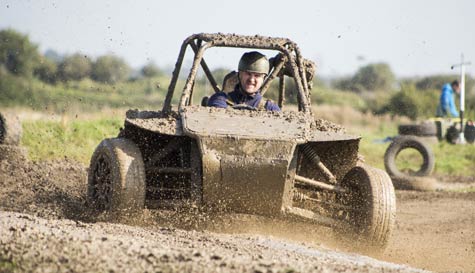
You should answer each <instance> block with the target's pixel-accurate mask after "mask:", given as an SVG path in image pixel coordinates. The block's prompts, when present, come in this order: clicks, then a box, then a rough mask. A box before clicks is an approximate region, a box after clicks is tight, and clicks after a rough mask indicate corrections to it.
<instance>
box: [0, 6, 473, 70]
mask: <svg viewBox="0 0 475 273" xmlns="http://www.w3.org/2000/svg"><path fill="white" fill-rule="evenodd" d="M474 27H475V1H473V0H452V1H450V0H432V1H422V0H392V1H390V0H358V1H352V0H345V1H343V0H341V1H339V0H333V1H321V0H313V1H299V0H294V1H281V0H274V1H257V0H237V1H216V0H213V1H211V0H200V1H181V0H172V1H156V0H150V1H145V0H132V1H128V0H115V1H113V0H105V1H100V0H83V1H77V0H62V1H61V0H56V1H47V0H30V1H27V0H0V29H6V28H13V29H15V30H17V31H19V32H21V33H23V34H27V35H28V37H29V38H30V40H31V41H33V42H34V43H36V44H37V45H38V46H39V49H40V51H41V52H43V53H44V52H45V51H46V50H48V49H53V50H55V51H57V52H59V53H61V54H73V53H76V52H81V53H83V54H85V55H88V56H91V57H93V58H94V57H97V56H100V55H104V54H109V53H113V54H116V55H118V56H120V57H122V58H124V59H125V60H126V61H127V62H128V63H129V64H130V65H131V66H132V67H134V68H140V67H142V66H143V65H144V64H146V63H147V62H149V61H154V62H155V63H156V64H157V65H158V66H160V67H172V66H173V65H174V64H175V61H176V58H177V55H178V51H179V48H180V46H181V43H182V42H183V40H184V39H185V38H186V37H188V36H189V35H191V34H193V33H200V32H208V33H214V32H222V33H236V34H245V35H254V34H259V35H264V36H275V37H286V38H290V39H291V40H293V41H294V42H296V43H297V44H298V45H299V47H300V49H301V52H302V54H303V55H304V57H306V58H307V59H311V60H313V61H315V62H316V63H317V74H320V75H322V76H329V77H334V76H349V75H352V74H354V73H355V72H356V71H357V69H358V68H359V67H361V66H364V65H366V64H369V63H376V62H386V63H388V64H389V65H390V67H391V69H392V70H393V72H394V73H395V74H396V75H397V76H398V77H410V76H426V75H432V74H457V73H459V71H458V70H451V69H450V67H451V65H453V64H456V63H459V62H460V59H461V54H464V56H465V60H466V61H473V63H474V64H473V65H470V66H467V68H466V72H467V74H469V75H471V76H472V77H473V76H475V30H474V29H472V28H474ZM214 54H215V55H212V54H211V55H210V57H209V59H207V61H208V62H212V63H216V64H218V63H219V66H223V67H229V68H235V66H237V62H238V58H239V55H240V54H241V53H239V54H237V53H234V52H233V53H229V54H228V55H226V54H224V56H223V55H219V54H217V53H214ZM210 66H211V67H213V65H210Z"/></svg>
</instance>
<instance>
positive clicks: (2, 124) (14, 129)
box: [0, 113, 22, 146]
mask: <svg viewBox="0 0 475 273" xmlns="http://www.w3.org/2000/svg"><path fill="white" fill-rule="evenodd" d="M21 134H22V128H21V122H20V120H19V119H18V117H17V116H15V115H12V114H8V113H4V114H2V113H0V144H3V145H15V146H16V145H19V144H20V140H21Z"/></svg>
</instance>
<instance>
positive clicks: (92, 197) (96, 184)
mask: <svg viewBox="0 0 475 273" xmlns="http://www.w3.org/2000/svg"><path fill="white" fill-rule="evenodd" d="M87 203H88V205H89V206H90V207H91V208H92V209H94V210H97V211H123V210H140V209H142V208H143V207H144V206H145V168H144V163H143V159H142V155H141V152H140V150H139V148H138V147H137V146H136V145H135V144H134V143H133V142H132V141H130V140H128V139H125V138H110V139H105V140H103V141H102V142H101V143H100V144H99V146H97V148H96V150H95V151H94V154H93V155H92V158H91V163H90V166H89V171H88V187H87Z"/></svg>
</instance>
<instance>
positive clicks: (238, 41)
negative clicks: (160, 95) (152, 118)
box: [162, 33, 314, 113]
mask: <svg viewBox="0 0 475 273" xmlns="http://www.w3.org/2000/svg"><path fill="white" fill-rule="evenodd" d="M188 47H190V48H191V49H192V50H193V52H194V58H193V64H192V67H191V69H190V73H189V74H188V78H187V79H186V83H185V86H184V88H183V92H182V96H181V99H180V102H179V106H178V109H182V108H183V107H186V106H189V105H191V101H192V97H193V88H194V83H195V79H196V74H197V71H198V66H199V65H201V67H202V69H203V71H204V74H205V75H206V77H207V79H208V81H209V82H210V84H211V86H212V87H213V89H214V91H215V92H219V91H221V88H220V86H219V85H218V83H217V82H216V80H215V78H214V77H213V75H212V73H211V71H210V69H209V67H208V65H207V63H206V61H205V60H204V58H203V55H204V52H205V51H206V50H207V49H209V48H211V47H230V48H252V49H267V50H276V51H278V52H279V53H278V54H277V55H276V56H275V57H274V58H273V62H271V71H270V72H269V76H268V77H267V78H266V79H265V81H264V83H263V85H262V87H261V94H262V95H264V93H265V92H266V91H267V89H268V88H269V86H270V83H271V82H272V80H274V79H275V78H277V77H278V78H279V99H278V105H279V107H281V108H282V105H283V103H284V96H285V79H284V77H285V76H290V77H293V78H294V82H295V87H296V89H297V90H296V91H297V100H298V108H299V111H303V112H310V111H311V108H310V92H309V89H310V88H309V86H311V85H309V82H308V80H311V77H308V76H307V75H308V72H309V71H307V69H306V65H307V64H311V65H310V66H312V67H311V68H312V69H310V72H311V73H313V70H314V67H313V63H312V62H310V61H308V60H305V59H304V58H303V57H302V56H301V53H300V49H299V48H298V46H297V45H296V44H295V43H294V42H293V41H291V40H290V39H286V38H272V37H265V36H259V35H255V36H247V35H236V34H221V33H216V34H210V33H200V34H194V35H191V36H189V37H188V38H186V39H185V40H184V41H183V43H182V45H181V48H180V52H179V54H178V59H177V62H176V64H175V68H174V70H173V74H172V79H171V81H170V85H169V87H168V92H167V95H166V98H165V102H164V105H163V109H162V112H164V113H168V112H170V111H171V100H172V98H173V94H174V92H175V87H176V84H177V81H178V77H179V74H180V70H181V67H182V64H183V59H184V57H185V53H186V50H187V49H188ZM308 78H310V79H308Z"/></svg>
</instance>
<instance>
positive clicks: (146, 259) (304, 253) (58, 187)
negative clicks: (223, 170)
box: [0, 159, 475, 272]
mask: <svg viewBox="0 0 475 273" xmlns="http://www.w3.org/2000/svg"><path fill="white" fill-rule="evenodd" d="M85 181H86V168H85V167H84V166H83V165H82V164H80V163H77V162H74V161H71V160H67V159H66V160H62V161H54V162H28V161H23V160H22V161H13V162H12V161H10V162H9V161H5V160H3V161H0V209H1V211H0V219H1V221H0V269H1V270H5V271H7V272H8V271H18V272H29V271H35V272H51V271H62V272H64V271H75V272H86V271H88V272H105V271H127V272H144V271H162V272H210V271H215V272H291V271H292V272H309V271H312V272H335V271H361V272H381V271H384V272H416V271H418V270H416V269H414V268H411V267H408V266H407V265H404V264H410V265H412V266H417V267H421V268H426V269H430V270H439V271H453V270H464V271H467V272H470V270H472V271H473V270H474V269H475V265H474V262H473V261H472V262H471V261H470V260H469V257H473V254H475V240H474V239H473V238H474V237H475V234H474V233H475V232H474V231H473V230H470V227H473V224H474V223H475V216H474V215H473V211H474V210H473V208H474V207H475V195H474V194H473V193H472V194H471V193H467V194H464V193H451V194H447V193H443V192H434V193H413V192H400V193H399V194H398V200H399V211H398V215H399V217H398V224H397V226H398V228H397V230H396V232H395V237H396V238H393V240H392V242H391V243H390V245H389V248H388V249H387V250H386V254H385V255H383V254H380V255H376V257H378V258H380V259H383V260H388V261H394V262H398V263H402V264H401V265H397V264H392V263H387V262H381V261H378V260H375V259H372V258H369V257H366V256H360V255H357V254H351V253H346V254H345V253H344V252H337V251H336V250H337V249H343V246H341V245H340V246H339V245H338V244H337V243H334V242H331V241H332V240H331V239H330V237H331V235H329V233H327V232H329V230H328V229H325V228H322V229H321V230H315V229H312V228H311V225H309V226H305V225H304V224H295V223H288V222H281V221H278V220H272V219H264V220H263V219H259V218H256V217H254V216H249V215H232V216H221V217H211V216H207V215H204V214H201V213H193V212H188V213H182V212H179V211H168V212H166V211H162V212H160V211H150V210H144V211H143V213H142V214H139V215H135V216H134V217H130V216H122V217H121V218H119V219H117V218H116V219H114V220H113V221H112V222H111V221H109V222H101V221H99V222H98V221H97V218H94V220H93V218H92V217H91V215H90V214H88V212H87V210H86V209H85V196H84V195H85V188H86V182H85ZM434 202H436V204H434ZM452 203H453V204H454V205H455V206H457V207H461V208H462V210H460V211H461V213H463V214H464V216H462V215H457V213H456V211H455V210H453V209H451V204H452ZM420 204H422V205H423V208H422V209H421V207H420ZM430 206H434V208H435V209H437V210H438V212H437V213H435V214H433V215H430V214H431V210H430ZM444 210H447V211H448V212H444ZM419 211H421V212H422V214H427V215H422V216H417V214H418V213H419ZM449 211H450V212H449ZM470 211H471V212H472V214H471V215H470ZM177 216H180V217H179V219H178V220H177V221H170V219H176V217H177ZM434 216H435V217H436V218H435V219H434V218H433V217H434ZM446 217H448V219H445V218H446ZM417 218H419V219H417ZM427 218H430V219H427ZM104 219H107V218H104ZM424 219H427V220H424ZM454 219H459V221H460V222H457V221H455V220H454ZM430 222H434V226H432V225H430ZM435 225H437V226H435ZM445 230H450V232H449V233H448V234H449V236H455V238H445V239H444V237H445V236H443V235H442V234H439V233H440V232H446V231H445ZM456 231H460V233H461V234H460V233H458V232H456ZM223 232H225V233H226V234H223ZM299 234H300V235H299ZM309 235H310V236H311V238H309ZM438 237H441V238H442V239H440V240H439V239H438ZM279 238H280V239H279ZM429 238H431V239H432V241H433V242H429V241H431V239H429ZM470 240H471V241H470ZM451 242H453V243H452V244H451ZM414 243H415V244H414ZM406 245H407V246H406ZM436 245H437V246H436ZM428 248H430V249H431V253H418V252H417V251H418V249H419V250H421V251H422V250H426V249H428ZM461 248H466V250H464V249H461ZM449 250H450V251H449ZM444 253H446V255H448V257H450V259H449V258H448V257H447V258H443V255H444ZM454 253H455V254H456V255H454ZM431 264H432V267H431Z"/></svg>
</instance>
